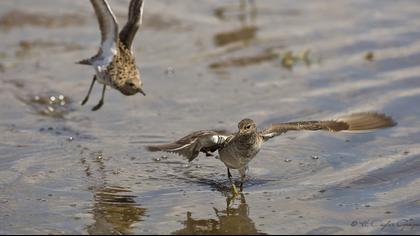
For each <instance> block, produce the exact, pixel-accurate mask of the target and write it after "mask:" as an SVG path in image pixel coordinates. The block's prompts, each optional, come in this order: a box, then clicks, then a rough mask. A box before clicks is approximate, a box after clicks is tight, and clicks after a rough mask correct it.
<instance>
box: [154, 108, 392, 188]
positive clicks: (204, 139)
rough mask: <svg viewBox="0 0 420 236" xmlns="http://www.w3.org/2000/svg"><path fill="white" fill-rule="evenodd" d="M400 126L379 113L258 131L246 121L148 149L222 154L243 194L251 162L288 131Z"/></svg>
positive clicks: (191, 155) (190, 156) (190, 157)
mask: <svg viewBox="0 0 420 236" xmlns="http://www.w3.org/2000/svg"><path fill="white" fill-rule="evenodd" d="M394 125H396V123H395V122H394V121H393V120H392V118H391V117H388V116H386V115H384V114H378V113H355V114H351V115H348V116H344V117H341V118H338V119H336V120H327V121H298V122H289V123H277V124H272V125H271V126H270V127H268V128H266V129H263V130H262V131H257V127H256V125H255V122H254V121H253V120H251V119H243V120H242V121H240V122H239V124H238V129H239V130H238V132H236V133H233V134H232V133H228V132H226V131H221V130H201V131H196V132H193V133H191V134H189V135H187V136H185V137H183V138H181V139H179V140H177V141H175V142H173V143H169V144H163V145H157V146H148V147H147V149H148V150H149V151H152V152H155V151H165V152H173V153H177V154H179V155H182V156H185V157H187V158H188V161H192V160H194V159H195V158H196V157H197V156H198V154H199V153H200V152H204V153H206V154H207V155H210V153H209V152H214V151H216V150H218V151H219V156H220V160H221V161H222V162H223V163H224V164H225V165H226V167H227V173H228V178H229V181H230V183H231V185H232V191H233V193H234V194H235V195H237V194H238V191H237V189H236V186H235V184H234V182H233V181H232V175H231V173H230V169H237V170H239V173H240V175H241V185H240V191H242V190H243V182H244V180H245V177H246V172H247V170H248V164H249V162H250V161H251V160H252V159H253V158H254V157H255V156H256V155H257V153H258V152H259V151H260V149H261V146H262V144H263V143H264V142H265V141H267V140H269V139H271V138H273V137H276V136H278V135H281V134H283V133H286V132H287V131H292V130H294V131H298V130H326V131H333V132H338V131H366V130H373V129H380V128H387V127H392V126H394Z"/></svg>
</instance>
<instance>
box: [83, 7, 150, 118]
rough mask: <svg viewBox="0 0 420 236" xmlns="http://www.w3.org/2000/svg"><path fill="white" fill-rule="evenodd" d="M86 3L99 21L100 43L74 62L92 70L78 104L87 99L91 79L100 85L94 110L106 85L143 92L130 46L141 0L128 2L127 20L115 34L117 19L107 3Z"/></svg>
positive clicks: (122, 89)
mask: <svg viewBox="0 0 420 236" xmlns="http://www.w3.org/2000/svg"><path fill="white" fill-rule="evenodd" d="M90 2H91V3H92V6H93V9H94V10H95V14H96V17H97V19H98V22H99V28H100V31H101V45H100V48H99V52H98V53H97V54H96V55H95V56H93V57H91V58H89V59H85V60H81V61H79V62H78V63H79V64H82V65H89V66H92V67H93V68H94V69H95V75H94V76H93V79H92V82H91V84H90V87H89V91H88V93H87V95H86V97H85V99H84V100H83V101H82V105H84V104H85V103H86V102H87V101H88V99H89V95H90V93H91V91H92V88H93V85H94V84H95V82H96V81H98V82H99V83H101V84H103V88H102V96H101V99H100V100H99V103H98V104H97V105H96V106H94V107H93V108H92V110H93V111H96V110H98V109H99V108H101V107H102V105H103V103H104V97H105V89H106V86H111V87H112V88H114V89H117V90H118V91H120V92H121V93H122V94H124V95H126V96H130V95H134V94H137V93H141V94H143V95H146V94H145V93H144V91H143V88H142V87H143V83H142V81H141V79H140V72H139V70H138V68H137V66H136V63H135V58H134V55H133V48H132V47H133V46H132V44H133V39H134V36H135V35H136V33H137V31H138V29H139V27H140V25H141V21H142V15H143V6H144V1H143V0H131V1H130V5H129V8H128V21H127V23H126V24H125V26H124V28H123V29H122V30H121V32H120V33H119V34H118V23H117V20H116V18H115V15H114V13H113V12H112V10H111V7H110V6H109V4H108V2H107V1H106V0H90Z"/></svg>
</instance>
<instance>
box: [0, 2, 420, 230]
mask: <svg viewBox="0 0 420 236" xmlns="http://www.w3.org/2000/svg"><path fill="white" fill-rule="evenodd" d="M127 3H128V1H115V0H113V1H110V4H111V6H112V7H113V8H114V9H115V14H116V15H117V17H118V20H119V22H121V23H120V24H122V23H123V22H124V21H125V16H126V7H127ZM27 5H28V3H27V1H23V0H15V1H2V2H0V35H1V40H0V83H1V86H0V107H1V113H0V118H1V119H0V131H1V132H0V234H29V233H31V234H49V233H52V234H59V233H65V234H70V233H79V234H150V233H153V234H169V233H170V234H217V233H225V234H257V233H261V234H274V233H285V234H286V233H288V234H291V233H292V234H297V233H299V234H320V233H326V234H336V233H340V234H350V233H358V234H373V233H376V234H388V233H406V234H419V233H420V215H419V213H420V192H419V189H420V178H419V177H420V175H419V172H418V170H419V168H420V161H419V160H420V159H419V157H420V148H419V146H418V143H419V142H420V128H419V127H420V119H419V115H420V110H419V109H418V101H419V100H420V80H419V76H420V68H419V67H418V65H419V64H420V43H417V41H418V40H417V39H418V38H419V37H420V19H419V18H420V14H419V13H420V5H419V4H417V2H416V1H305V2H304V4H303V3H302V2H300V1H298V2H296V1H256V2H255V4H254V3H253V2H252V1H243V2H242V3H241V2H240V1H229V2H213V1H186V0H184V1H182V2H180V1H147V2H146V5H145V15H144V25H143V27H142V29H141V31H140V32H139V34H138V35H137V37H136V39H135V41H134V46H135V54H136V57H137V64H138V65H139V67H140V68H141V72H142V78H143V81H144V89H145V92H146V93H147V96H146V97H143V96H141V95H138V96H132V97H124V96H123V95H121V94H120V93H119V92H117V91H115V90H108V91H107V94H106V97H105V105H104V106H103V107H102V108H101V109H100V110H99V111H97V112H92V111H90V109H91V107H93V106H94V105H95V104H96V102H97V101H98V100H99V97H100V87H99V86H98V87H95V88H94V91H93V94H92V96H91V98H90V101H89V102H88V103H87V104H86V105H85V106H81V105H79V103H80V101H81V100H82V99H83V97H84V95H85V93H86V92H87V89H88V86H89V84H90V80H91V78H92V73H93V70H92V69H91V68H89V67H84V66H80V65H76V64H75V63H74V62H75V61H78V60H80V59H83V58H86V57H89V56H91V55H93V54H94V53H96V50H97V47H98V43H99V40H100V39H99V31H98V26H97V22H96V19H95V17H94V15H93V13H92V9H91V6H90V4H89V3H88V2H86V1H64V0H60V1H57V0H54V1H53V0H39V1H37V4H36V5H33V6H31V7H30V8H27ZM11 19H12V20H11ZM360 111H379V112H384V113H386V114H388V115H391V116H392V117H393V118H394V119H395V120H396V121H397V122H398V125H397V126H396V127H393V128H391V129H386V130H380V131H375V132H369V133H363V134H349V133H335V134H331V133H322V132H300V133H296V132H291V133H287V134H285V135H283V136H281V137H278V138H276V139H273V140H272V141H270V142H269V143H267V144H266V145H265V147H264V148H263V149H262V151H261V152H260V153H259V154H258V156H257V158H256V159H255V160H254V161H253V162H252V163H251V168H250V172H249V179H248V180H247V182H246V184H245V191H244V194H243V195H242V196H239V197H238V198H237V199H233V200H231V199H230V193H229V191H228V190H229V189H228V187H229V184H228V181H227V176H226V169H225V167H224V166H223V163H221V162H220V161H219V160H217V159H215V158H213V157H205V156H200V158H198V159H197V160H195V161H194V162H192V163H190V164H188V163H187V161H186V160H184V159H183V158H181V157H179V156H176V155H167V154H163V153H149V152H147V151H146V150H145V149H144V146H145V145H148V144H156V143H163V142H167V141H171V140H173V139H176V138H179V137H182V136H183V135H185V134H187V133H189V132H190V131H193V130H197V129H220V128H223V129H229V130H231V131H232V132H233V131H235V129H236V124H237V122H238V121H239V120H241V119H242V118H245V117H249V118H252V119H254V120H255V121H256V122H257V123H258V124H259V127H260V128H263V127H265V126H266V125H268V124H270V123H272V122H280V121H292V120H309V119H310V120H312V119H328V118H334V117H337V116H340V115H343V114H349V113H353V112H360ZM235 177H238V176H237V175H236V173H235Z"/></svg>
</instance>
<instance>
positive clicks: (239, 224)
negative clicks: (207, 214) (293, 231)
mask: <svg viewBox="0 0 420 236" xmlns="http://www.w3.org/2000/svg"><path fill="white" fill-rule="evenodd" d="M230 201H231V197H227V200H226V202H227V204H226V205H227V206H226V208H225V209H223V210H219V209H216V208H213V210H214V213H215V215H216V219H212V218H210V219H194V218H193V216H192V213H191V212H187V219H186V220H185V221H183V222H182V224H183V225H184V228H182V229H179V230H176V231H175V232H173V233H172V234H176V235H184V234H187V235H191V234H239V235H240V234H264V233H261V232H260V231H259V230H258V229H257V228H256V226H255V223H254V221H253V220H252V219H251V218H250V217H249V206H248V204H247V203H246V199H245V195H244V194H241V195H240V201H239V203H238V204H237V206H231V205H234V204H232V203H230Z"/></svg>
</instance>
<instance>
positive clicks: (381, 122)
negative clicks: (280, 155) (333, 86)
mask: <svg viewBox="0 0 420 236" xmlns="http://www.w3.org/2000/svg"><path fill="white" fill-rule="evenodd" d="M395 125H396V123H395V122H394V121H393V120H392V118H391V117H389V116H386V115H384V114H380V113H375V112H364V113H355V114H351V115H348V116H343V117H340V118H338V119H336V120H327V121H299V122H288V123H277V124H273V125H271V126H270V127H268V128H266V129H264V130H263V131H261V132H260V134H261V135H262V136H263V137H264V139H266V140H267V139H270V138H273V137H275V136H278V135H281V134H283V133H286V132H287V131H292V130H294V131H298V130H326V131H332V132H338V131H368V130H374V129H381V128H388V127H392V126H395Z"/></svg>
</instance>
